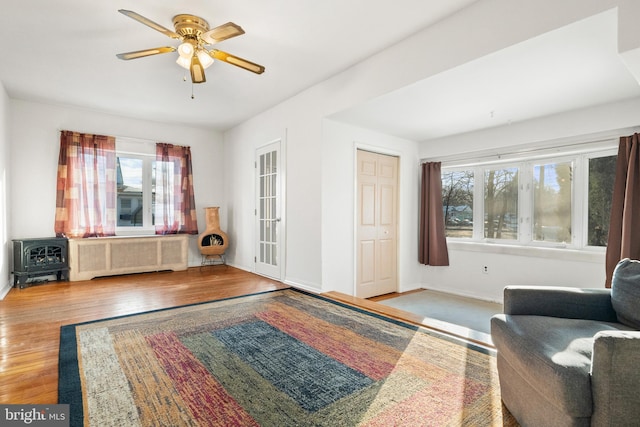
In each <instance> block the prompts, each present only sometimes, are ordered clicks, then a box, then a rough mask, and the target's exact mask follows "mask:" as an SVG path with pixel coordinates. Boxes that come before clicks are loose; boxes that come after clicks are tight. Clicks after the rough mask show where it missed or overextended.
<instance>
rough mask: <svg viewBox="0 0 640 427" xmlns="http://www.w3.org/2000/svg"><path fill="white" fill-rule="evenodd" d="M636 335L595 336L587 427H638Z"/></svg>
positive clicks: (639, 351) (639, 348) (639, 340)
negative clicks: (589, 412) (591, 406)
mask: <svg viewBox="0 0 640 427" xmlns="http://www.w3.org/2000/svg"><path fill="white" fill-rule="evenodd" d="M638 366H640V332H637V331H603V332H598V333H597V334H596V336H595V340H594V344H593V354H592V361H591V389H592V393H593V415H592V416H591V425H597V426H631V425H638V420H640V405H638V397H637V396H638V390H640V369H638Z"/></svg>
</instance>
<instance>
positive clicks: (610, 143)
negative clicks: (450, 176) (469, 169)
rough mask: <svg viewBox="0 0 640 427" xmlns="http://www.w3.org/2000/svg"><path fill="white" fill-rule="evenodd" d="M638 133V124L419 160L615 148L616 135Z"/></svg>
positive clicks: (473, 161)
mask: <svg viewBox="0 0 640 427" xmlns="http://www.w3.org/2000/svg"><path fill="white" fill-rule="evenodd" d="M634 132H640V127H633V128H624V129H616V130H610V131H606V132H600V133H596V134H589V135H580V136H573V137H570V138H559V139H553V140H549V141H540V142H532V143H527V144H521V145H515V146H509V147H504V148H494V149H489V150H479V151H474V152H467V153H463V154H454V155H450V156H440V157H430V158H423V159H421V160H420V163H424V162H433V161H438V162H442V166H443V167H466V166H470V165H484V164H486V163H502V162H514V161H515V162H517V161H522V160H523V159H528V160H533V159H534V158H544V157H556V156H564V155H572V154H582V153H586V152H591V151H598V150H606V149H611V148H617V144H618V141H619V138H620V137H621V136H626V135H630V134H633V133H634Z"/></svg>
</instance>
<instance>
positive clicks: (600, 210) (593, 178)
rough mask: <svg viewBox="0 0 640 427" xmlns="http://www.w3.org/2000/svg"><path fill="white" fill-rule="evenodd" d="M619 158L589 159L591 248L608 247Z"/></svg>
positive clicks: (588, 241)
mask: <svg viewBox="0 0 640 427" xmlns="http://www.w3.org/2000/svg"><path fill="white" fill-rule="evenodd" d="M617 157H618V156H615V155H614V156H606V157H596V158H592V159H589V207H588V209H589V212H588V214H587V215H588V230H587V244H588V245H589V246H607V237H608V235H609V216H610V214H611V198H612V196H613V184H614V179H615V174H616V172H615V171H616V159H617Z"/></svg>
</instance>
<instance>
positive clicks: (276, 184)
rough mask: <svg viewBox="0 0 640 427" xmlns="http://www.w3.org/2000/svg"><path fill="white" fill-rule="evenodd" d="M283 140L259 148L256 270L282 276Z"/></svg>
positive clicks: (278, 276) (257, 163) (275, 276)
mask: <svg viewBox="0 0 640 427" xmlns="http://www.w3.org/2000/svg"><path fill="white" fill-rule="evenodd" d="M280 157H281V156H280V141H276V142H273V143H271V144H269V145H267V146H264V147H261V148H259V149H258V150H257V151H256V165H255V166H256V210H255V215H256V237H257V238H256V244H257V247H256V256H255V262H256V267H255V268H256V273H257V274H261V275H263V276H268V277H272V278H274V279H278V280H280V279H281V278H282V277H281V276H282V255H281V254H282V250H281V249H282V242H281V240H282V239H281V236H282V233H281V227H282V222H281V213H280V199H281V182H280V181H281V175H282V174H281V170H280V162H281V159H280Z"/></svg>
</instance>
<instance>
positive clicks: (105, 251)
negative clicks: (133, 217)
mask: <svg viewBox="0 0 640 427" xmlns="http://www.w3.org/2000/svg"><path fill="white" fill-rule="evenodd" d="M188 251H189V237H188V236H187V235H186V234H174V235H170V236H136V237H128V236H127V237H98V238H88V239H69V280H71V281H77V280H90V279H93V278H94V277H101V276H114V275H117V274H130V273H146V272H150V271H162V270H173V271H178V270H186V269H187V266H188Z"/></svg>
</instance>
